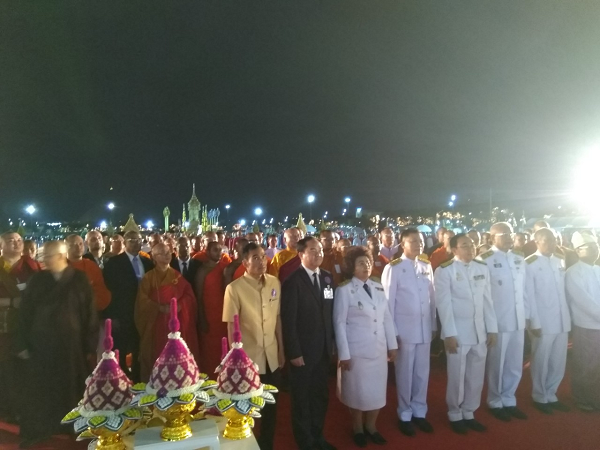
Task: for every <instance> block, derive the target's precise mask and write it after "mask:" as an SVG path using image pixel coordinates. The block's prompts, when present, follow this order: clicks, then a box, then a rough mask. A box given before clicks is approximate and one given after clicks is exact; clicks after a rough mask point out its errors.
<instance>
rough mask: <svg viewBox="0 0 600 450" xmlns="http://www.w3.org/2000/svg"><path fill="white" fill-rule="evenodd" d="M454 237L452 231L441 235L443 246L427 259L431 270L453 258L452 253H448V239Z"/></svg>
mask: <svg viewBox="0 0 600 450" xmlns="http://www.w3.org/2000/svg"><path fill="white" fill-rule="evenodd" d="M453 237H454V231H452V230H446V231H444V234H443V244H442V246H441V247H440V248H438V249H437V250H436V251H434V252H433V253H432V254H431V257H430V258H429V262H430V263H431V269H432V270H433V271H435V269H437V268H438V267H439V266H440V264H442V263H443V262H446V261H448V260H449V259H452V258H453V257H454V254H453V253H452V251H450V239H452V238H453Z"/></svg>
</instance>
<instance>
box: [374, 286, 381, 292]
mask: <svg viewBox="0 0 600 450" xmlns="http://www.w3.org/2000/svg"><path fill="white" fill-rule="evenodd" d="M375 289H377V290H378V291H382V292H383V288H380V287H376V288H375Z"/></svg>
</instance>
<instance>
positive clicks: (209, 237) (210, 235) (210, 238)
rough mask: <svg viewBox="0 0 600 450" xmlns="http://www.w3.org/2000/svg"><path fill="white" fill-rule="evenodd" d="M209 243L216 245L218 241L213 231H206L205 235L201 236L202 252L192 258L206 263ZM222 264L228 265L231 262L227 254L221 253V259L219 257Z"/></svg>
mask: <svg viewBox="0 0 600 450" xmlns="http://www.w3.org/2000/svg"><path fill="white" fill-rule="evenodd" d="M211 242H216V243H217V244H218V243H219V241H218V237H217V233H215V232H214V231H207V232H206V233H204V235H203V236H202V250H200V251H198V252H196V253H194V256H193V258H194V259H197V260H199V261H201V262H207V261H208V260H209V257H208V254H207V252H208V244H209V243H211ZM221 250H222V249H221V245H220V244H219V251H221ZM221 258H222V259H223V260H224V262H225V263H226V264H229V263H230V262H231V257H230V256H229V254H227V253H222V257H221Z"/></svg>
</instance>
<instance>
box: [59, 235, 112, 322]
mask: <svg viewBox="0 0 600 450" xmlns="http://www.w3.org/2000/svg"><path fill="white" fill-rule="evenodd" d="M65 242H66V244H67V258H68V261H69V265H71V266H72V267H74V268H75V269H77V270H81V271H82V272H83V273H85V275H86V276H87V279H88V281H89V282H90V285H91V286H92V290H93V291H94V302H95V303H96V311H103V310H104V309H106V308H107V307H108V305H109V304H110V300H111V294H110V291H109V290H108V288H107V287H106V284H105V283H104V276H103V275H102V270H101V269H100V267H98V264H96V263H95V262H94V261H91V260H89V259H84V258H83V253H84V247H83V239H82V238H81V236H79V235H77V234H71V235H70V236H67V238H66V239H65Z"/></svg>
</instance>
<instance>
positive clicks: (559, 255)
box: [554, 253, 565, 259]
mask: <svg viewBox="0 0 600 450" xmlns="http://www.w3.org/2000/svg"><path fill="white" fill-rule="evenodd" d="M554 256H556V257H557V258H560V259H565V255H561V254H560V253H555V254H554Z"/></svg>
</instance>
